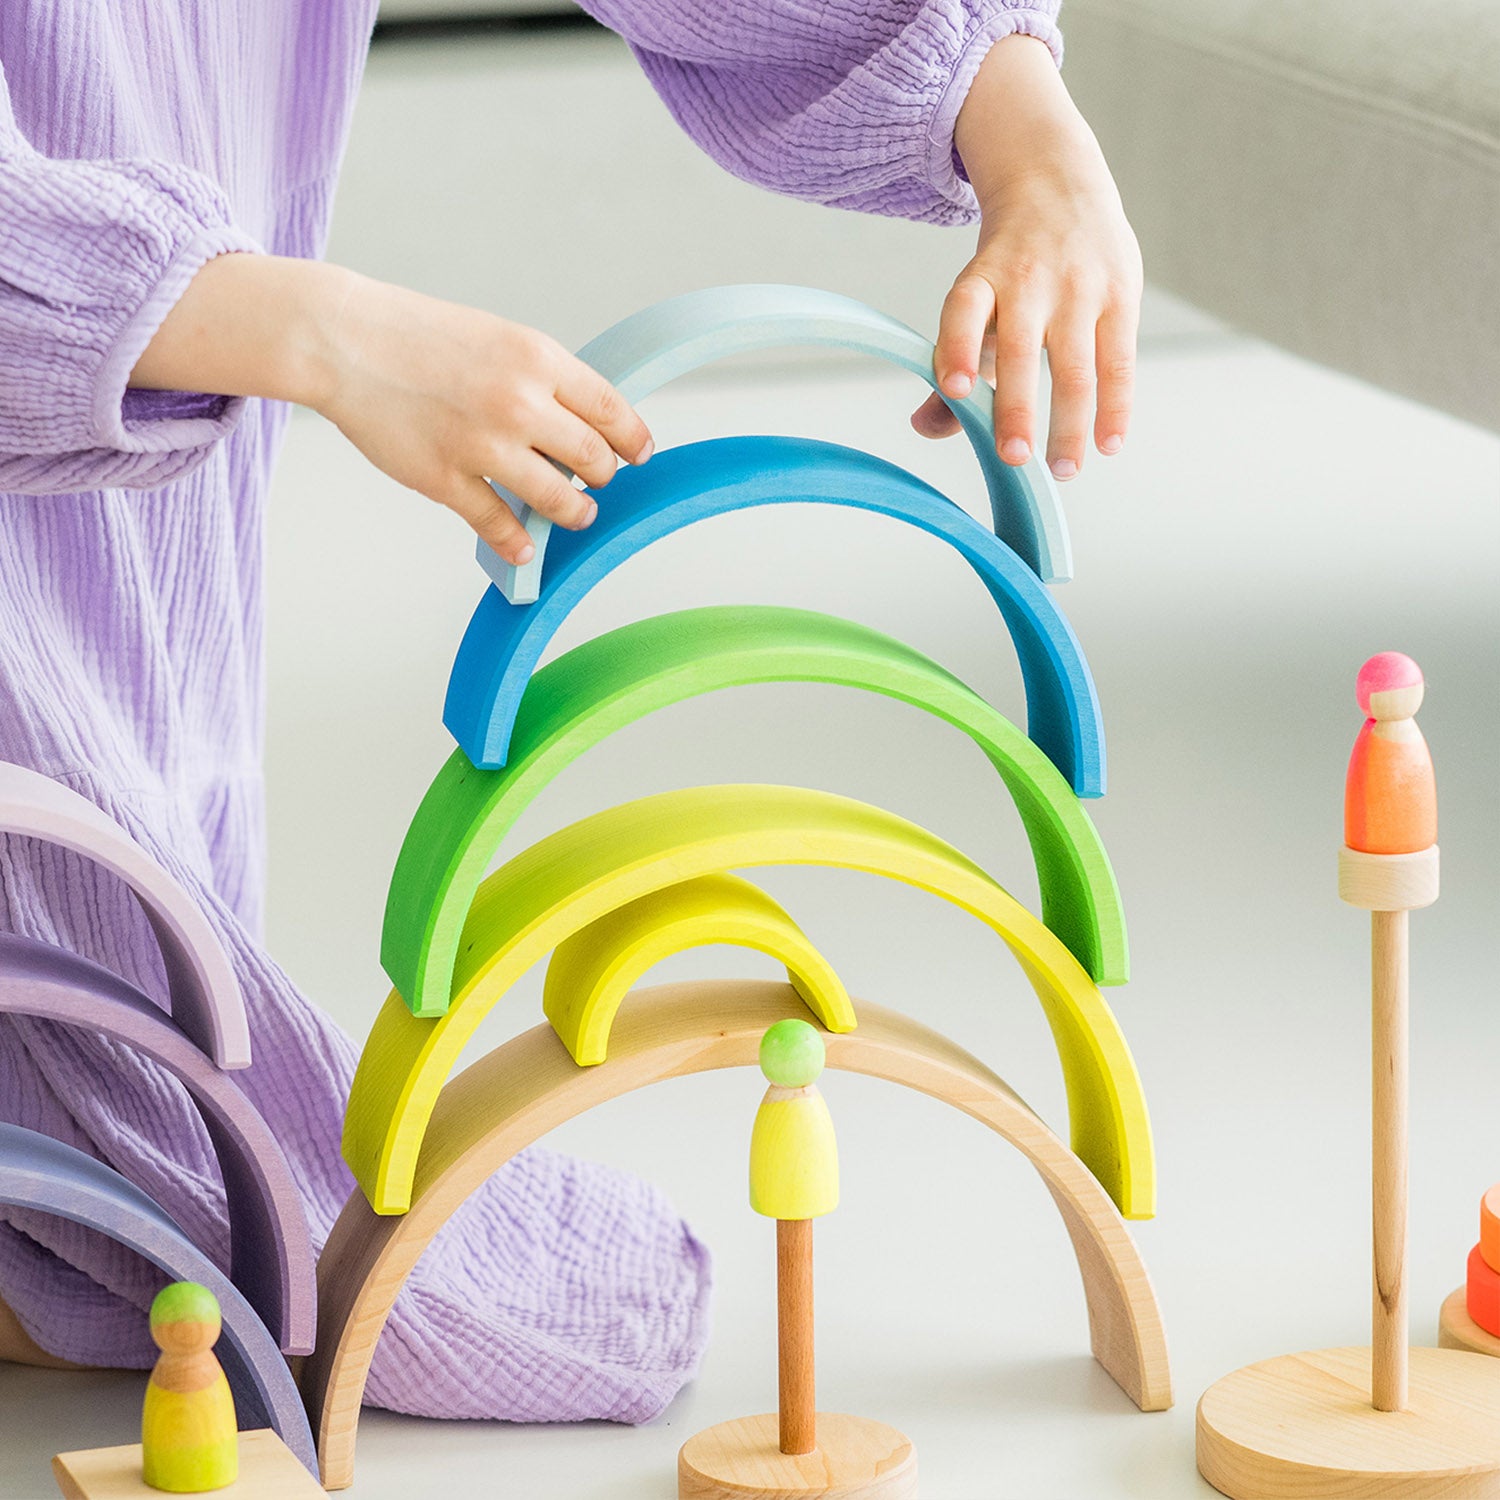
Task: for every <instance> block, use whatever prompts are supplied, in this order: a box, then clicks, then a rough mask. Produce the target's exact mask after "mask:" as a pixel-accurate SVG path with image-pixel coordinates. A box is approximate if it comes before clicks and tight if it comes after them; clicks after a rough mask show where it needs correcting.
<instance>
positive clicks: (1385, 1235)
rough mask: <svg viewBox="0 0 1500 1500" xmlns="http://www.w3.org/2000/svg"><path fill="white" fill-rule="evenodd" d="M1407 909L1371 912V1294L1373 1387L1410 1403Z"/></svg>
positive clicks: (1382, 1407)
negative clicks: (1407, 1242) (1372, 1288)
mask: <svg viewBox="0 0 1500 1500" xmlns="http://www.w3.org/2000/svg"><path fill="white" fill-rule="evenodd" d="M1407 931H1408V924H1407V913H1406V912H1404V911H1377V912H1371V914H1370V939H1371V941H1370V964H1371V976H1372V984H1371V1002H1372V1003H1371V1041H1372V1062H1373V1070H1372V1079H1371V1082H1372V1098H1373V1126H1374V1133H1373V1150H1372V1156H1371V1160H1372V1167H1373V1175H1372V1180H1371V1202H1372V1208H1373V1220H1374V1223H1373V1228H1374V1237H1373V1238H1374V1297H1373V1313H1374V1317H1373V1325H1372V1330H1371V1340H1370V1343H1371V1348H1370V1395H1371V1399H1372V1400H1373V1402H1374V1405H1375V1409H1376V1411H1405V1410H1406V1398H1407V1309H1406V1218H1407V1203H1406V1195H1407V1181H1406V1171H1407V1151H1408V1145H1407V1141H1408V1134H1407V1094H1408V1076H1407V1075H1408V1054H1409V1049H1408V1034H1409V1023H1408V1018H1407V986H1408V950H1407Z"/></svg>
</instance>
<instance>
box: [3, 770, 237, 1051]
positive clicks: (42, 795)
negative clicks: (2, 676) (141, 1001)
mask: <svg viewBox="0 0 1500 1500" xmlns="http://www.w3.org/2000/svg"><path fill="white" fill-rule="evenodd" d="M0 833H15V834H21V835H23V836H24V837H26V838H34V839H43V840H45V841H46V842H47V843H49V844H56V845H58V846H59V847H60V848H63V849H71V850H72V851H73V852H74V853H75V854H81V855H83V856H84V857H85V858H86V859H91V860H93V861H94V863H95V864H98V865H102V866H103V867H104V868H105V869H106V870H109V871H110V872H111V873H113V874H115V875H118V876H119V877H120V879H121V880H123V881H124V882H125V883H126V885H128V886H129V887H130V889H131V890H132V891H133V892H134V894H135V897H136V899H137V900H138V901H139V902H140V903H141V909H142V910H143V911H144V912H145V913H146V917H147V919H148V920H149V921H150V923H151V927H152V929H153V931H154V932H155V933H156V940H157V942H158V943H159V944H160V945H161V956H162V962H163V963H164V964H165V966H166V971H167V993H168V996H169V997H170V1000H171V1004H172V1015H173V1017H174V1018H175V1019H176V1021H177V1024H178V1025H179V1026H181V1027H182V1029H183V1031H185V1032H186V1033H187V1034H188V1036H190V1037H191V1038H192V1039H193V1041H194V1042H196V1043H197V1045H198V1046H199V1047H201V1048H202V1049H203V1051H204V1052H206V1053H207V1054H208V1055H209V1056H210V1057H211V1058H213V1060H214V1061H215V1062H216V1063H217V1064H218V1065H219V1066H220V1067H221V1068H247V1067H249V1066H250V1027H249V1024H248V1022H247V1021H246V1019H245V999H244V996H243V995H242V994H241V993H240V985H239V980H238V979H236V978H235V974H234V969H233V968H232V967H231V965H230V962H229V955H228V954H227V953H226V952H225V951H224V945H223V943H221V942H220V941H219V936H218V934H217V933H216V932H215V931H214V930H213V928H212V927H211V926H210V925H209V922H208V918H207V917H205V916H204V915H203V913H202V912H201V911H200V910H199V909H198V907H197V905H196V904H195V903H194V902H193V900H192V899H191V897H189V895H188V894H187V892H186V891H184V890H183V888H182V887H181V886H180V885H178V884H177V882H176V881H175V880H173V879H172V877H171V876H170V875H168V874H167V872H166V871H165V870H164V869H162V867H161V866H160V865H159V864H157V862H156V861H155V860H154V859H152V858H151V856H150V855H149V854H147V853H146V851H145V850H144V849H142V848H141V846H140V845H139V844H137V843H136V842H135V840H134V839H132V838H131V837H130V835H129V834H128V833H126V832H125V830H124V829H123V828H121V827H120V825H119V824H118V823H116V822H115V821H114V819H113V818H111V817H109V816H108V814H106V813H104V812H103V811H101V810H100V809H99V808H97V807H95V806H94V804H93V803H92V802H90V801H89V800H88V798H87V797H81V796H79V794H78V793H77V792H75V791H73V790H72V789H71V788H70V787H66V786H64V785H63V784H62V783H61V782H58V781H53V780H51V779H50V778H49V777H46V776H42V775H40V774H39V773H38V772H36V771H33V770H30V769H29V768H27V767H26V766H16V765H11V764H10V763H9V762H0Z"/></svg>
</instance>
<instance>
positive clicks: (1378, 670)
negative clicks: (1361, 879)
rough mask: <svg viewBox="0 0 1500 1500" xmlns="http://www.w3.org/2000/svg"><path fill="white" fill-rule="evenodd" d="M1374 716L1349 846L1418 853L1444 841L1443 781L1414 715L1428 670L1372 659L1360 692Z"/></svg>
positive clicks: (1354, 761)
mask: <svg viewBox="0 0 1500 1500" xmlns="http://www.w3.org/2000/svg"><path fill="white" fill-rule="evenodd" d="M1355 692H1356V696H1357V697H1358V699H1359V706H1360V707H1361V708H1362V709H1363V710H1364V711H1365V713H1366V714H1367V715H1368V717H1367V718H1366V720H1365V724H1364V728H1363V729H1361V730H1360V732H1359V738H1358V739H1357V740H1356V741H1355V742H1354V753H1353V754H1352V755H1351V756H1350V757H1349V775H1348V779H1347V780H1346V781H1345V783H1344V842H1345V843H1346V844H1347V845H1348V846H1349V847H1350V848H1351V849H1357V850H1359V851H1360V852H1361V853H1363V854H1417V853H1420V852H1421V851H1422V850H1424V849H1430V848H1431V847H1432V846H1433V845H1434V844H1435V843H1437V782H1436V779H1435V778H1434V776H1433V771H1432V756H1431V755H1430V754H1429V753H1428V750H1427V741H1426V740H1425V739H1423V738H1422V731H1421V730H1420V729H1418V728H1417V722H1416V719H1415V717H1414V715H1415V714H1416V712H1417V710H1418V709H1419V708H1420V707H1421V706H1422V692H1423V683H1422V672H1421V669H1420V668H1419V667H1418V666H1417V664H1416V662H1414V661H1413V660H1412V659H1411V658H1410V657H1409V656H1402V655H1401V653H1400V652H1399V651H1383V652H1382V653H1381V654H1380V655H1379V656H1372V657H1371V658H1370V659H1369V661H1367V662H1366V663H1365V665H1364V668H1363V670H1362V671H1361V672H1360V674H1359V681H1358V684H1357V686H1356V689H1355Z"/></svg>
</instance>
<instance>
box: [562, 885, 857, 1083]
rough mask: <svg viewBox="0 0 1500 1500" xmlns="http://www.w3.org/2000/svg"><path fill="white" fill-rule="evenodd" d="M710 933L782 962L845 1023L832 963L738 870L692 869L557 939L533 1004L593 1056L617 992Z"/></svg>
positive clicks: (822, 1011) (706, 940)
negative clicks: (694, 872) (692, 873)
mask: <svg viewBox="0 0 1500 1500" xmlns="http://www.w3.org/2000/svg"><path fill="white" fill-rule="evenodd" d="M710 943H733V944H737V945H738V946H740V947H744V948H755V949H758V950H759V951H760V952H762V953H768V954H770V955H771V957H772V958H776V959H779V960H780V961H781V962H782V963H783V964H785V965H786V971H787V981H788V983H790V985H791V986H792V988H793V989H794V990H796V992H797V993H798V994H799V995H800V996H801V997H802V999H803V1000H804V1001H805V1002H806V1003H807V1008H808V1009H809V1010H810V1011H812V1013H813V1014H814V1015H815V1016H816V1017H817V1018H818V1019H819V1020H820V1021H821V1022H822V1023H823V1025H825V1026H826V1027H827V1028H828V1029H829V1030H830V1031H853V1030H854V1027H855V1024H856V1023H855V1019H854V1006H853V1003H852V1002H851V1001H850V999H849V993H848V991H847V990H845V988H844V984H843V981H842V980H841V979H840V978H839V977H838V975H837V974H835V973H834V971H833V967H832V965H830V964H829V962H828V960H827V959H826V958H824V957H823V955H822V954H821V953H819V952H818V950H817V949H816V948H814V947H813V945H812V944H811V943H810V942H808V940H807V938H806V936H805V935H804V934H803V932H802V929H801V928H800V927H798V926H797V924H796V923H795V922H794V921H792V919H791V917H790V916H789V915H788V914H787V912H786V910H785V909H784V908H783V907H782V906H781V905H780V904H779V903H778V902H775V901H773V900H772V899H771V898H770V897H769V896H768V895H767V894H766V893H765V892H764V891H763V890H761V889H760V887H759V886H756V885H752V884H751V883H750V882H749V881H748V880H741V879H740V877H739V876H738V875H700V876H698V877H697V878H696V879H694V880H683V881H680V882H679V883H678V884H676V885H669V886H666V887H665V888H664V889H662V890H659V891H652V892H651V894H650V895H649V896H642V897H640V898H639V899H638V900H635V901H630V902H627V903H626V904H625V905H624V906H621V907H618V908H616V909H615V910H614V911H612V912H608V913H606V914H605V915H604V916H602V917H599V918H597V919H596V920H595V921H593V922H590V923H589V925H588V926H587V927H584V928H581V929H580V930H579V931H578V932H575V933H574V934H573V936H572V937H570V938H565V939H564V940H563V941H562V942H561V943H559V944H558V945H557V948H556V949H555V951H554V952H553V954H552V960H551V962H550V963H549V964H548V965H547V977H546V980H545V982H544V983H543V986H542V1012H543V1014H544V1015H545V1016H546V1017H547V1019H548V1020H549V1021H551V1023H552V1028H553V1030H554V1031H556V1032H557V1034H558V1036H559V1037H561V1038H562V1042H563V1045H564V1046H565V1047H566V1048H567V1049H568V1051H569V1052H570V1053H572V1055H573V1061H574V1062H576V1063H578V1064H579V1065H580V1066H581V1067H593V1066H597V1065H598V1064H599V1063H602V1062H603V1061H604V1059H605V1056H606V1055H607V1053H608V1051H609V1031H610V1026H611V1025H612V1024H613V1022H614V1018H615V1014H616V1012H617V1011H618V1010H619V1008H620V1002H621V1001H622V1000H623V999H624V998H625V996H626V995H627V994H628V993H629V992H630V991H631V990H633V989H634V988H635V986H636V984H637V983H638V982H639V981H640V980H641V979H642V978H644V976H645V975H646V973H647V971H648V970H649V969H651V968H653V967H654V966H655V965H656V964H659V963H660V962H661V961H662V960H663V959H665V958H669V957H670V956H671V955H672V954H674V953H682V952H684V951H686V950H687V949H689V948H696V947H704V946H706V945H708V944H710Z"/></svg>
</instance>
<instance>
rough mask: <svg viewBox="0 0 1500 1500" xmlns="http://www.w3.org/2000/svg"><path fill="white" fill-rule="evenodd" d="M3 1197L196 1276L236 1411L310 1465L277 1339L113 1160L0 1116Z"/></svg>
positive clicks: (177, 1273) (177, 1276)
mask: <svg viewBox="0 0 1500 1500" xmlns="http://www.w3.org/2000/svg"><path fill="white" fill-rule="evenodd" d="M0 1205H10V1206H14V1207H16V1208H27V1209H34V1210H36V1211H37V1212H39V1213H47V1214H55V1215H57V1216H58V1217H59V1218H63V1219H67V1220H69V1221H70V1222H71V1223H74V1224H81V1225H83V1226H84V1227H85V1228H88V1229H93V1230H97V1231H98V1232H99V1233H100V1234H104V1235H107V1236H108V1237H109V1238H110V1239H112V1240H115V1241H117V1242H118V1243H119V1244H121V1245H124V1246H125V1247H126V1248H127V1249H130V1250H134V1251H135V1252H136V1254H138V1255H141V1256H144V1257H145V1259H146V1260H148V1261H150V1262H151V1263H152V1265H154V1266H156V1267H157V1268H158V1269H159V1270H161V1271H162V1272H164V1273H165V1275H166V1277H167V1279H168V1280H169V1281H196V1282H199V1283H200V1284H202V1285H203V1286H206V1287H207V1288H208V1289H209V1291H211V1292H212V1293H213V1294H214V1296H215V1297H216V1298H218V1301H219V1307H220V1310H221V1312H222V1314H223V1329H224V1332H223V1338H222V1339H221V1340H220V1343H219V1357H220V1360H221V1361H222V1363H223V1366H224V1373H225V1374H226V1375H227V1376H228V1378H229V1383H230V1386H231V1387H232V1389H233V1391H234V1398H235V1403H236V1406H237V1408H238V1412H239V1419H240V1420H241V1421H242V1422H244V1423H246V1425H247V1426H249V1427H261V1426H264V1425H267V1424H269V1425H270V1426H272V1427H274V1428H275V1429H276V1430H277V1432H279V1433H280V1434H281V1436H282V1438H283V1439H284V1440H285V1441H286V1443H287V1444H288V1445H289V1446H290V1447H291V1448H292V1450H293V1452H294V1453H296V1455H297V1457H298V1458H299V1459H301V1460H302V1462H303V1463H305V1464H306V1465H307V1467H308V1468H309V1469H310V1470H314V1471H315V1470H316V1468H317V1456H316V1454H315V1453H314V1450H313V1440H312V1433H311V1432H310V1431H309V1429H308V1424H307V1415H306V1413H305V1411H304V1410H303V1407H302V1402H301V1400H300V1399H299V1397H298V1393H297V1387H296V1384H295V1382H294V1381H293V1380H292V1376H291V1372H290V1371H289V1370H288V1369H287V1366H286V1362H285V1361H284V1360H283V1359H282V1356H281V1352H280V1350H278V1349H277V1347H276V1342H275V1340H274V1339H273V1338H272V1337H271V1335H270V1333H269V1332H268V1331H267V1329H266V1326H265V1324H264V1323H262V1322H261V1320H260V1318H259V1317H257V1316H256V1313H255V1309H254V1308H253V1307H251V1306H250V1304H249V1303H248V1302H247V1301H246V1300H245V1299H244V1297H243V1296H242V1295H241V1293H240V1292H239V1290H238V1289H237V1288H236V1287H235V1285H234V1283H233V1282H232V1281H230V1280H229V1278H228V1277H227V1276H225V1274H224V1273H223V1272H222V1271H221V1270H220V1269H219V1268H218V1266H216V1265H215V1264H214V1263H213V1261H211V1260H210V1259H209V1258H208V1257H207V1256H206V1255H205V1254H204V1253H203V1252H202V1251H201V1250H199V1249H198V1248H197V1246H195V1245H194V1244H193V1243H192V1241H191V1240H189V1239H188V1238H187V1236H186V1235H185V1234H184V1233H183V1232H182V1230H181V1229H180V1228H179V1227H178V1225H177V1224H176V1222H175V1221H174V1220H173V1219H172V1218H171V1217H170V1216H169V1215H168V1214H167V1213H166V1212H165V1210H163V1209H162V1207H161V1206H160V1204H158V1203H156V1202H155V1201H154V1200H153V1199H151V1198H149V1197H148V1196H147V1195H146V1194H145V1193H143V1192H142V1191H141V1190H140V1189H139V1188H137V1187H135V1186H134V1185H133V1184H131V1183H129V1182H127V1181H126V1180H125V1179H124V1178H123V1177H122V1176H120V1174H119V1173H118V1172H116V1171H115V1170H114V1169H113V1168H112V1167H108V1166H106V1165H105V1164H104V1163H103V1162H101V1161H96V1160H95V1159H94V1158H93V1157H92V1156H86V1155H84V1153H83V1152H81V1151H78V1150H75V1149H74V1148H73V1147H72V1146H67V1145H64V1144H63V1143H62V1142H61V1141H54V1140H52V1139H51V1138H50V1137H48V1136H45V1135H40V1134H38V1133H37V1132H36V1131H34V1130H24V1129H22V1128H21V1127H20V1126H18V1125H4V1124H0Z"/></svg>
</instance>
